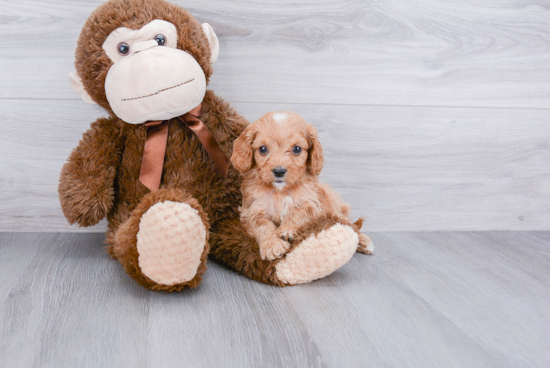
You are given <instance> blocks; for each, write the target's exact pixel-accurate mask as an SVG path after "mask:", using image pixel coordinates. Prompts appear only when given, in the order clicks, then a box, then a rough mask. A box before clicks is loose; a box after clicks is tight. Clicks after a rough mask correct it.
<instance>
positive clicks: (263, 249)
mask: <svg viewBox="0 0 550 368" xmlns="http://www.w3.org/2000/svg"><path fill="white" fill-rule="evenodd" d="M259 246H260V257H262V259H267V260H268V261H273V260H275V259H277V258H281V257H282V256H283V254H285V253H286V251H287V250H288V249H289V248H290V244H289V243H288V242H286V241H284V240H282V239H279V238H275V237H273V238H270V239H268V240H265V241H263V242H262V243H260V244H259Z"/></svg>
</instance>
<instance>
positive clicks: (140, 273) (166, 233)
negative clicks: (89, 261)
mask: <svg viewBox="0 0 550 368" xmlns="http://www.w3.org/2000/svg"><path fill="white" fill-rule="evenodd" d="M208 227H209V225H208V218H207V216H206V214H205V213H204V211H203V209H202V207H201V206H200V204H199V203H198V201H197V200H196V199H194V198H193V197H192V196H191V195H189V194H188V193H186V192H184V191H182V190H178V189H161V190H159V191H157V192H152V193H149V194H147V195H146V196H145V197H143V199H142V200H141V201H140V203H139V204H138V205H137V207H136V208H135V209H134V210H133V211H132V213H131V214H130V216H129V218H128V219H127V220H126V221H124V222H123V223H122V224H121V225H120V226H119V227H118V228H117V229H116V230H115V231H114V232H112V233H111V234H110V235H108V237H107V243H109V247H108V252H109V254H110V255H111V256H113V257H114V258H116V259H117V260H118V261H119V262H120V263H121V264H122V265H123V267H124V270H125V271H126V272H127V273H128V274H129V275H130V276H131V277H132V278H133V279H135V280H136V281H137V282H138V283H139V284H140V285H142V286H144V287H146V288H148V289H152V290H155V291H160V290H164V291H178V290H181V289H184V288H186V287H196V286H197V285H198V284H199V283H200V281H201V277H202V274H203V273H204V271H206V259H207V256H208V251H209V245H208V237H209V232H208Z"/></svg>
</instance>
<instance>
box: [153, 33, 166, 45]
mask: <svg viewBox="0 0 550 368" xmlns="http://www.w3.org/2000/svg"><path fill="white" fill-rule="evenodd" d="M155 41H157V43H158V44H159V46H164V45H166V37H164V35H161V34H159V35H156V36H155Z"/></svg>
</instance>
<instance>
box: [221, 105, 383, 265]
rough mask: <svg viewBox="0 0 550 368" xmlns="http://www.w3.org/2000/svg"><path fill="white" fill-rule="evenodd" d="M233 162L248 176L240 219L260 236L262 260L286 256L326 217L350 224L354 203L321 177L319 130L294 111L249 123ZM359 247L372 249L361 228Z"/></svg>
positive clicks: (232, 158)
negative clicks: (307, 230) (304, 233)
mask: <svg viewBox="0 0 550 368" xmlns="http://www.w3.org/2000/svg"><path fill="white" fill-rule="evenodd" d="M231 162H232V163H233V166H234V167H235V168H237V170H239V171H240V172H241V173H243V175H244V181H243V186H242V191H243V205H242V207H241V208H240V211H241V221H242V223H243V225H244V226H245V228H246V229H247V231H248V232H249V234H250V235H251V236H253V237H255V238H256V240H257V241H258V245H259V247H260V256H261V257H262V259H267V260H270V261H271V260H274V259H277V258H280V257H282V256H283V255H284V254H285V253H286V252H287V251H288V250H289V248H290V243H291V242H292V241H293V240H294V239H295V238H296V237H297V236H298V234H299V232H300V229H301V228H302V227H304V226H306V225H308V224H310V223H311V222H314V221H316V219H320V218H322V217H323V216H331V217H335V218H338V219H341V220H342V221H345V222H346V223H351V220H350V219H349V206H348V205H347V204H345V203H344V202H342V200H341V199H340V195H339V194H338V193H336V192H334V191H333V190H332V189H330V187H329V186H328V185H326V184H322V183H320V182H319V180H318V178H317V176H318V175H319V174H320V172H321V170H322V168H323V162H324V159H323V150H322V148H321V144H320V143H319V140H318V138H317V130H316V129H315V128H314V127H313V126H312V125H310V124H308V123H307V122H306V121H305V120H304V119H303V118H302V117H301V116H300V115H298V114H296V113H294V112H270V113H267V114H265V115H264V116H262V117H261V118H260V119H259V120H258V121H256V122H254V123H253V124H251V125H249V126H248V127H247V128H246V130H245V131H244V132H243V133H242V134H241V136H240V137H239V138H237V140H235V142H234V145H233V155H232V156H231ZM361 224H362V220H361V219H359V220H358V221H357V222H356V223H355V224H354V225H355V226H356V228H357V232H358V235H359V244H358V248H357V251H358V252H362V253H366V254H372V251H373V250H374V246H373V244H372V241H371V240H370V238H369V237H368V236H366V235H364V234H362V233H360V232H359V231H358V230H359V229H360V227H361Z"/></svg>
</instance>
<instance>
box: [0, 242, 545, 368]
mask: <svg viewBox="0 0 550 368" xmlns="http://www.w3.org/2000/svg"><path fill="white" fill-rule="evenodd" d="M371 235H372V238H373V240H374V241H375V244H377V249H376V254H375V255H374V256H372V257H369V256H365V255H361V254H357V255H356V256H354V258H353V259H352V260H351V261H350V262H349V263H348V264H347V265H346V266H344V267H343V268H342V269H341V270H339V271H338V272H337V273H335V274H333V275H331V276H329V277H327V278H325V279H323V280H320V281H317V282H314V283H311V284H307V285H302V286H296V287H289V288H282V289H281V288H276V287H271V286H267V285H263V284H260V283H257V282H254V281H251V280H249V279H247V278H245V277H241V276H238V275H237V274H235V273H234V272H232V271H230V270H227V269H225V268H223V267H221V266H219V265H217V264H214V263H213V262H211V263H210V267H209V269H208V271H207V273H206V276H205V279H204V281H203V283H202V284H201V285H200V286H199V288H198V289H196V290H191V291H185V292H181V293H175V294H165V293H154V292H150V291H147V290H145V289H142V288H141V287H139V286H138V285H136V284H135V283H134V282H133V281H132V280H131V279H130V278H129V277H127V276H126V275H125V274H124V272H123V271H122V269H121V267H120V266H119V265H118V263H117V262H116V261H114V260H111V259H110V258H109V257H108V256H107V254H106V253H105V252H104V251H103V249H102V246H103V245H102V241H103V239H104V235H103V234H94V233H91V234H77V233H72V234H71V233H0V265H1V268H0V278H1V280H2V283H1V284H0V325H1V326H2V329H1V335H0V367H56V368H57V367H124V366H129V367H370V366H372V367H499V368H501V367H548V366H550V350H549V349H548V347H549V346H550V317H549V316H550V292H549V290H550V268H549V265H550V232H429V233H428V232H427V233H374V234H371Z"/></svg>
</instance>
